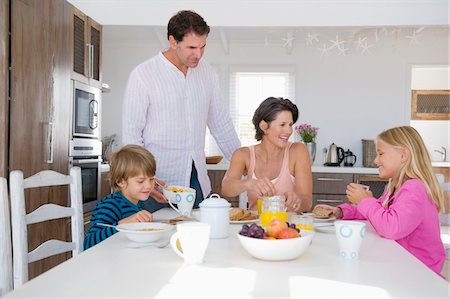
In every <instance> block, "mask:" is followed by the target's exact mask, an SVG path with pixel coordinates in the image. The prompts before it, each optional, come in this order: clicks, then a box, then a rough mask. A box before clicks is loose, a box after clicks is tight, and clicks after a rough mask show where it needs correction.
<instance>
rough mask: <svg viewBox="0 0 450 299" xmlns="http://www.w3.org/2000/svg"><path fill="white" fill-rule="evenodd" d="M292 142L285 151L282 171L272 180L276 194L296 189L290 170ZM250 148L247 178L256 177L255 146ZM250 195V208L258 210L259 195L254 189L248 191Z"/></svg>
mask: <svg viewBox="0 0 450 299" xmlns="http://www.w3.org/2000/svg"><path fill="white" fill-rule="evenodd" d="M291 145H292V143H291V142H289V143H288V145H287V146H286V149H285V151H284V157H283V162H282V163H283V164H282V165H281V170H280V173H279V174H278V177H277V178H275V179H273V180H272V183H273V184H274V185H275V190H276V194H274V195H283V194H284V193H285V192H288V191H295V184H294V179H295V178H294V177H293V176H292V175H291V174H290V172H289V148H290V147H291ZM249 150H250V164H249V167H248V173H247V178H253V179H256V176H255V164H256V163H255V162H256V158H255V146H254V145H252V146H249ZM247 197H248V208H249V209H250V210H256V209H257V207H256V205H257V204H256V200H257V199H258V195H257V194H256V193H255V192H253V191H251V190H250V191H248V192H247Z"/></svg>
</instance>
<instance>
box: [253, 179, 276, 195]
mask: <svg viewBox="0 0 450 299" xmlns="http://www.w3.org/2000/svg"><path fill="white" fill-rule="evenodd" d="M246 189H247V191H248V190H252V191H254V192H255V193H256V194H257V195H258V196H273V195H274V194H275V192H276V191H275V186H274V185H273V183H272V182H271V181H270V180H269V179H268V178H263V179H257V180H254V179H249V180H247V182H246Z"/></svg>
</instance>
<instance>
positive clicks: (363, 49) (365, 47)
mask: <svg viewBox="0 0 450 299" xmlns="http://www.w3.org/2000/svg"><path fill="white" fill-rule="evenodd" d="M372 47H373V45H369V44H368V43H367V41H365V42H364V43H363V44H362V45H361V54H364V53H366V52H367V53H370V50H369V49H370V48H372Z"/></svg>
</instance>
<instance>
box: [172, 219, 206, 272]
mask: <svg viewBox="0 0 450 299" xmlns="http://www.w3.org/2000/svg"><path fill="white" fill-rule="evenodd" d="M210 230H211V226H210V225H209V224H208V223H203V222H184V223H178V224H177V232H176V233H174V234H173V235H172V237H171V238H170V246H171V247H172V249H173V251H175V253H176V254H178V255H179V256H181V257H182V258H183V259H184V262H185V264H189V265H195V264H201V263H202V262H203V257H204V256H205V252H206V248H207V247H208V243H209V234H210ZM178 240H179V245H180V246H181V249H180V248H179V247H178V246H177V241H178Z"/></svg>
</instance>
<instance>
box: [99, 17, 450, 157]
mask: <svg viewBox="0 0 450 299" xmlns="http://www.w3.org/2000/svg"><path fill="white" fill-rule="evenodd" d="M104 30H108V26H105V27H104ZM320 46H321V45H317V46H315V47H311V46H306V45H305V43H304V40H303V39H300V38H298V39H297V40H295V41H294V47H293V51H292V53H291V54H290V55H289V54H286V49H285V48H283V47H282V46H280V43H279V42H278V43H270V45H269V46H267V47H266V46H265V45H264V41H252V42H230V54H229V55H226V54H224V52H223V50H222V48H221V45H220V44H219V43H214V42H211V43H208V45H207V50H206V55H205V59H207V60H208V61H209V62H210V63H211V64H214V65H216V66H218V67H219V69H220V76H221V80H222V81H221V82H222V91H223V94H224V98H225V99H226V98H227V97H228V90H227V88H228V86H227V85H228V75H229V73H228V69H229V66H230V65H240V64H249V65H264V64H267V65H273V64H275V65H292V66H294V67H295V68H296V72H297V73H296V76H297V79H296V98H295V99H292V100H295V102H296V103H297V105H298V106H299V109H300V119H299V123H303V122H307V123H310V124H312V125H314V126H317V127H319V128H320V129H319V134H318V140H317V143H318V153H317V155H318V156H317V157H316V164H320V163H321V162H322V157H321V149H322V148H324V147H327V146H328V145H329V144H331V143H332V142H335V143H336V144H337V145H339V146H341V147H344V148H345V149H347V148H350V150H352V151H353V152H354V153H355V154H356V155H357V157H358V161H357V165H361V161H362V155H361V153H362V145H361V139H373V138H374V137H375V136H376V134H377V133H379V132H380V131H382V130H384V129H387V128H390V127H393V126H398V125H405V124H409V123H410V119H409V115H410V90H411V68H412V66H413V65H448V64H450V62H449V57H448V32H447V31H446V30H442V29H436V30H431V29H430V30H429V31H426V32H424V34H423V36H422V37H421V38H420V40H419V43H418V44H410V42H409V40H405V39H396V40H394V39H393V38H390V37H389V36H387V37H385V38H380V40H379V41H378V42H377V43H376V45H375V46H374V47H372V48H370V51H371V53H370V54H367V53H366V54H361V53H360V51H359V50H357V49H356V48H355V47H352V48H351V50H350V52H349V53H348V54H347V55H346V56H339V55H337V54H336V53H335V52H331V53H330V56H323V57H321V56H320V53H319V52H318V50H317V48H318V47H320ZM159 50H160V45H159V43H158V42H156V41H146V40H134V41H123V40H121V41H117V40H107V39H105V40H104V52H103V77H104V81H105V82H107V83H108V84H110V86H111V90H112V91H111V93H108V94H104V101H103V118H102V120H103V128H102V135H103V136H107V135H110V134H113V133H115V134H118V136H119V141H120V135H121V120H122V115H121V105H122V96H123V93H124V89H125V86H126V81H127V78H128V75H129V73H130V71H131V70H132V69H133V68H134V67H135V66H136V65H137V64H139V63H140V62H142V61H144V60H146V59H148V58H149V57H151V56H153V55H155V54H156V53H157V52H158V51H159ZM275 96H276V95H275ZM261 100H263V99H261ZM127 117H133V116H132V115H130V116H127Z"/></svg>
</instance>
